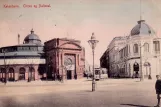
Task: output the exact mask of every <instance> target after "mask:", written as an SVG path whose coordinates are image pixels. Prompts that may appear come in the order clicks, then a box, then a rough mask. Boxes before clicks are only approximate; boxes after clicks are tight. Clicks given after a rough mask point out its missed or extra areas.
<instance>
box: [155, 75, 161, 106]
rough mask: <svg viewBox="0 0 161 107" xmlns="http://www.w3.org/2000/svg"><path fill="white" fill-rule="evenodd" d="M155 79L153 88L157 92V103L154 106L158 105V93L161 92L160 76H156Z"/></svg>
mask: <svg viewBox="0 0 161 107" xmlns="http://www.w3.org/2000/svg"><path fill="white" fill-rule="evenodd" d="M156 78H157V80H156V83H155V90H156V94H157V99H158V104H157V105H156V106H155V107H160V94H161V78H160V76H159V75H157V76H156Z"/></svg>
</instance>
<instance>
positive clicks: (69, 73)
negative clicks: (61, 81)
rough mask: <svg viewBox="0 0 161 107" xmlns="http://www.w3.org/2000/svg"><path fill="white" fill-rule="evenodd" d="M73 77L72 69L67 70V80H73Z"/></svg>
mask: <svg viewBox="0 0 161 107" xmlns="http://www.w3.org/2000/svg"><path fill="white" fill-rule="evenodd" d="M71 79H72V71H71V70H67V80H71Z"/></svg>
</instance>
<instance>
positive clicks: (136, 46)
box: [134, 44, 138, 53]
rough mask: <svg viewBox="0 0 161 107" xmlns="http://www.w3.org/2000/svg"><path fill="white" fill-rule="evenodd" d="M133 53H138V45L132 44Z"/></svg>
mask: <svg viewBox="0 0 161 107" xmlns="http://www.w3.org/2000/svg"><path fill="white" fill-rule="evenodd" d="M134 53H138V44H134Z"/></svg>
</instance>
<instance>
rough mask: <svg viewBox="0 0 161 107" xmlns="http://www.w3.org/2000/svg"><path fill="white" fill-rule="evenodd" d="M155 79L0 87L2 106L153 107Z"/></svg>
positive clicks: (77, 81) (72, 81) (1, 85)
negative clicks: (93, 89)
mask: <svg viewBox="0 0 161 107" xmlns="http://www.w3.org/2000/svg"><path fill="white" fill-rule="evenodd" d="M154 85H155V80H144V81H143V82H140V81H139V79H106V80H100V81H97V86H96V91H95V92H91V89H92V87H91V86H92V85H91V80H86V79H81V80H71V81H64V83H60V82H54V81H34V82H30V83H27V82H16V83H7V85H4V84H2V83H1V84H0V95H1V97H0V106H1V107H151V106H154V105H155V104H156V102H157V99H156V94H155V88H154Z"/></svg>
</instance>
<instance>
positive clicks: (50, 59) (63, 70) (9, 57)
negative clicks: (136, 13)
mask: <svg viewBox="0 0 161 107" xmlns="http://www.w3.org/2000/svg"><path fill="white" fill-rule="evenodd" d="M18 37H20V36H19V35H18ZM84 69H85V49H84V48H83V47H81V46H80V41H78V40H72V39H66V38H62V39H60V38H56V39H52V40H49V41H47V42H45V45H43V44H42V43H41V40H40V38H39V36H38V35H36V34H35V33H34V31H33V29H32V30H31V34H29V35H27V36H26V37H25V39H24V41H23V44H18V45H14V46H7V47H1V48H0V81H4V82H6V81H34V80H40V79H46V80H48V79H52V80H58V79H60V77H61V76H62V77H64V79H78V78H82V77H83V73H84Z"/></svg>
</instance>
